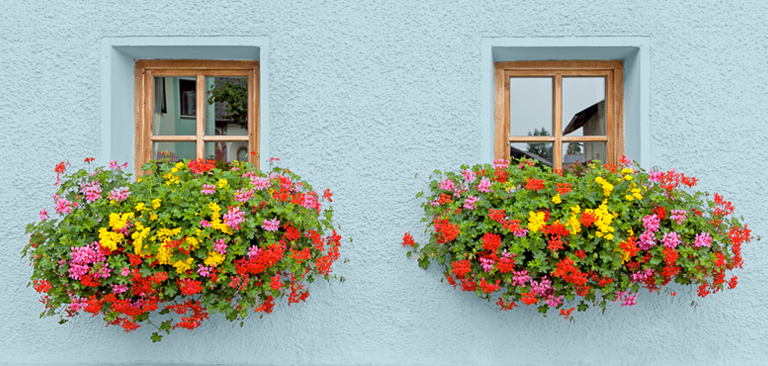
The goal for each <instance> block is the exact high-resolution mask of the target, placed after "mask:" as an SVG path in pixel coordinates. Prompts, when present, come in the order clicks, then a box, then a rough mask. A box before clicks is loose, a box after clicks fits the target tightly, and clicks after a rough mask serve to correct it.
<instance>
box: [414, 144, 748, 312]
mask: <svg viewBox="0 0 768 366" xmlns="http://www.w3.org/2000/svg"><path fill="white" fill-rule="evenodd" d="M436 173H437V175H438V179H436V180H433V181H432V182H431V184H430V192H429V193H428V194H426V195H424V194H423V193H419V194H418V195H417V197H422V196H426V202H424V203H423V204H422V206H423V207H424V213H425V217H424V220H425V221H426V222H428V223H429V224H428V228H427V232H428V233H429V234H430V236H429V241H428V242H426V243H424V244H423V245H420V244H418V243H416V242H415V241H414V239H413V236H411V235H410V233H406V234H405V236H404V238H403V243H402V244H403V246H406V247H409V249H410V250H409V251H408V253H407V254H408V256H409V257H410V256H411V255H412V254H414V253H415V254H416V255H417V258H418V262H419V265H420V266H421V267H423V268H425V269H426V268H427V267H428V266H429V265H430V263H437V264H438V265H440V266H442V267H443V271H444V274H445V279H446V280H447V282H448V283H449V284H451V285H452V286H454V287H455V288H461V289H462V290H463V291H469V292H475V293H476V294H477V296H478V297H480V298H484V299H488V300H490V299H491V297H492V296H493V297H496V296H498V302H497V305H499V307H500V310H510V309H512V308H515V307H517V306H518V304H519V303H523V304H525V305H531V306H538V307H539V311H540V312H542V313H545V314H546V313H547V311H548V310H549V309H551V308H554V309H559V310H560V315H562V316H563V317H565V319H571V320H572V312H573V310H574V309H576V308H577V309H578V310H579V311H584V310H586V309H587V308H589V306H594V305H599V306H601V307H602V308H603V309H605V306H606V303H607V302H620V303H621V306H632V305H635V303H636V297H637V292H638V291H639V289H640V288H646V289H648V290H649V291H651V292H659V293H660V292H662V291H664V292H666V293H669V294H671V295H676V293H675V292H674V291H670V290H668V289H667V288H666V287H665V286H666V285H667V284H668V283H670V282H671V281H674V282H677V283H680V284H683V285H694V286H697V287H698V295H699V296H701V297H705V296H707V295H709V294H710V293H714V292H718V291H720V290H722V289H724V288H725V287H726V286H727V287H728V288H733V287H735V286H736V284H737V281H738V279H737V277H736V276H730V277H729V278H726V272H727V271H730V270H732V269H734V268H741V266H742V257H741V246H742V244H743V243H745V242H748V241H749V240H750V239H751V236H750V230H749V229H748V228H747V226H746V225H744V224H743V223H742V222H741V221H740V220H738V219H736V218H734V217H732V213H733V210H734V207H733V205H732V204H731V203H730V202H727V201H725V200H724V199H723V198H722V197H721V196H720V195H718V194H715V196H714V201H712V200H709V199H707V198H706V196H707V195H706V194H704V193H701V192H693V191H691V188H692V187H694V186H695V184H696V181H697V180H696V179H695V178H691V177H687V176H685V175H683V174H679V173H676V172H675V171H674V170H672V171H668V172H655V171H651V172H650V173H648V172H645V171H644V170H642V169H640V168H638V167H636V166H634V164H633V163H632V162H630V161H628V160H626V159H622V166H620V167H614V166H611V165H601V164H599V162H596V163H591V164H588V165H587V166H584V167H583V168H582V169H580V170H579V171H576V172H568V171H567V172H565V173H564V172H562V171H556V172H553V171H552V170H551V169H549V168H547V167H545V168H541V167H539V166H536V165H535V164H534V162H533V161H527V160H524V159H523V160H520V161H518V162H515V163H510V162H509V161H504V160H496V161H494V164H493V165H488V164H486V165H484V166H479V165H477V166H474V167H472V168H469V167H466V166H463V167H462V171H461V172H446V173H441V172H436ZM571 304H573V305H575V306H574V307H571V306H569V305H571Z"/></svg>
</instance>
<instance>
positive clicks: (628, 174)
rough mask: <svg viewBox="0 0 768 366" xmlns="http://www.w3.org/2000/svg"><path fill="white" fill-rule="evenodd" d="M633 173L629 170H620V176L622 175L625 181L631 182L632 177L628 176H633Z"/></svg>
mask: <svg viewBox="0 0 768 366" xmlns="http://www.w3.org/2000/svg"><path fill="white" fill-rule="evenodd" d="M634 172H635V171H634V170H632V169H630V168H624V169H622V170H621V174H622V175H624V179H625V180H632V176H631V175H630V174H633V173H634Z"/></svg>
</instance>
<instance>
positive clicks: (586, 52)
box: [480, 37, 651, 169]
mask: <svg viewBox="0 0 768 366" xmlns="http://www.w3.org/2000/svg"><path fill="white" fill-rule="evenodd" d="M649 46H650V38H648V37H534V38H486V39H483V42H482V52H483V53H482V62H483V65H482V72H483V74H482V83H481V84H482V91H481V93H482V94H481V95H482V111H481V126H480V127H481V131H482V144H481V151H480V156H481V158H482V160H483V161H484V162H491V161H492V160H493V138H494V136H493V133H494V131H493V124H494V119H493V116H494V111H493V108H494V82H493V70H494V67H493V64H494V63H495V62H502V61H537V60H540V61H541V60H623V61H624V153H625V155H627V156H628V157H629V158H631V159H634V160H636V161H638V162H639V163H640V164H641V166H643V167H644V168H646V169H648V168H650V167H651V161H650V156H651V154H650V146H651V143H650V129H649V124H650V122H649V105H650V104H649V98H650V96H649V84H650V60H651V58H650V49H649Z"/></svg>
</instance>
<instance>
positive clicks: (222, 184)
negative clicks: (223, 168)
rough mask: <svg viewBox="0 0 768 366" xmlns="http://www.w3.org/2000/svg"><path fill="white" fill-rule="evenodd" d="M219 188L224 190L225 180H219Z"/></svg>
mask: <svg viewBox="0 0 768 366" xmlns="http://www.w3.org/2000/svg"><path fill="white" fill-rule="evenodd" d="M218 186H219V188H224V187H226V186H227V180H226V179H219V184H218Z"/></svg>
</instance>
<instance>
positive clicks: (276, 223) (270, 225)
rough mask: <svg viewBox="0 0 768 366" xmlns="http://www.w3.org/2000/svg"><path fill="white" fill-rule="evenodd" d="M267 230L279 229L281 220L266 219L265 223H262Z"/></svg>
mask: <svg viewBox="0 0 768 366" xmlns="http://www.w3.org/2000/svg"><path fill="white" fill-rule="evenodd" d="M261 227H262V228H264V230H266V231H277V229H279V228H280V220H278V219H277V218H274V219H272V220H267V219H264V225H261Z"/></svg>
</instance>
